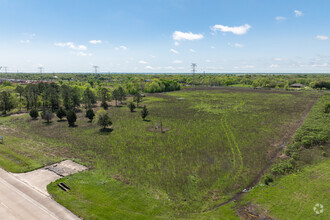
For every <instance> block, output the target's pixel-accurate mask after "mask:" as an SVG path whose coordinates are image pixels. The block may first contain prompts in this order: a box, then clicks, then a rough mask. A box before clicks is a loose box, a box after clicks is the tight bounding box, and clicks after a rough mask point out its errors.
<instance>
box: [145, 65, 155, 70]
mask: <svg viewBox="0 0 330 220" xmlns="http://www.w3.org/2000/svg"><path fill="white" fill-rule="evenodd" d="M145 68H146V69H148V70H153V69H154V68H153V67H152V66H146V67H145Z"/></svg>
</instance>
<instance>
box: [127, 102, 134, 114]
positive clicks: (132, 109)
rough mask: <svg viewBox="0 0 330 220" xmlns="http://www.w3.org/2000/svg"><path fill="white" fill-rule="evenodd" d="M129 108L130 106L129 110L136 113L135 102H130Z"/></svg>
mask: <svg viewBox="0 0 330 220" xmlns="http://www.w3.org/2000/svg"><path fill="white" fill-rule="evenodd" d="M127 106H128V108H129V110H130V111H131V112H134V109H135V105H134V103H133V102H129V103H128V105H127Z"/></svg>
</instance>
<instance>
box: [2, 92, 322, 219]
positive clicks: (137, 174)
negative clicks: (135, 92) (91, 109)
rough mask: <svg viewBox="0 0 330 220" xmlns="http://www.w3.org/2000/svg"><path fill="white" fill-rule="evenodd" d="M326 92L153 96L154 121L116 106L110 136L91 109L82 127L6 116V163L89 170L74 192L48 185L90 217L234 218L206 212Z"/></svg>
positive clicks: (74, 183) (235, 188)
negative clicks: (68, 162) (69, 161)
mask: <svg viewBox="0 0 330 220" xmlns="http://www.w3.org/2000/svg"><path fill="white" fill-rule="evenodd" d="M320 96H321V93H320V92H299V91H294V92H285V91H270V90H269V91H266V90H253V89H249V88H246V89H244V88H220V89H219V88H218V89H210V88H208V89H198V90H194V89H188V90H183V91H178V92H169V93H162V94H153V95H148V96H147V97H146V98H145V99H144V101H143V103H142V105H144V104H145V105H147V107H148V109H149V111H150V116H148V118H147V119H148V121H142V119H141V117H140V108H138V109H137V112H133V113H131V112H129V109H128V108H127V107H126V106H123V107H111V108H110V109H109V110H108V112H109V113H110V115H111V118H112V121H113V126H112V129H113V130H110V131H109V132H101V131H100V129H99V127H97V126H96V125H94V124H91V123H89V122H88V119H86V118H85V117H84V112H82V113H78V120H77V127H75V128H71V127H68V124H67V123H66V122H65V121H64V122H58V121H57V120H56V119H54V120H53V122H52V123H51V124H49V125H47V124H45V123H42V122H41V120H31V119H30V118H29V117H28V116H27V115H26V116H17V117H6V118H3V119H1V123H2V125H1V126H3V127H4V128H6V129H2V131H3V136H5V137H6V140H8V141H5V144H4V146H3V147H2V149H1V151H2V152H0V155H1V156H0V166H2V167H4V168H6V169H7V170H9V171H13V172H21V171H27V170H31V169H35V168H37V167H40V166H43V165H44V164H49V163H52V162H54V161H58V160H61V159H63V158H73V159H76V160H77V161H81V162H82V163H84V164H86V165H88V166H89V167H90V168H91V171H88V172H84V173H80V174H77V175H73V176H70V177H66V178H65V179H64V181H65V182H66V183H67V184H68V185H69V186H71V188H72V190H71V191H70V192H63V191H60V190H59V188H58V187H56V184H51V185H50V186H49V188H48V189H49V191H50V193H51V194H52V195H53V196H54V198H55V199H56V200H57V201H59V202H60V203H62V204H64V205H65V206H67V207H68V208H69V209H71V210H72V211H73V212H74V213H76V214H77V215H79V216H81V217H83V218H86V219H92V218H106V217H112V218H123V219H124V218H138V217H141V218H154V217H160V218H171V217H196V218H197V217H199V218H205V219H209V218H219V216H221V217H223V218H224V219H226V218H234V217H237V216H236V212H235V211H234V209H232V208H231V205H230V204H228V205H227V206H224V207H220V209H218V210H214V211H212V212H208V213H202V212H203V211H204V210H206V209H208V208H211V207H213V206H214V205H216V204H219V203H221V202H223V201H226V199H228V198H230V197H231V196H232V195H234V194H235V193H236V192H239V191H241V190H243V189H244V188H245V187H247V185H249V183H250V182H252V181H254V179H255V177H257V176H258V174H259V173H260V171H261V170H262V169H263V167H265V166H266V164H267V163H268V161H269V160H270V159H271V158H272V156H273V155H274V152H275V151H276V150H277V149H278V148H279V146H280V145H281V144H283V142H285V141H288V140H289V139H290V138H291V136H292V135H293V134H294V133H295V131H296V129H297V128H298V127H299V126H300V125H301V123H302V122H303V120H304V117H305V116H306V115H307V113H308V112H309V111H310V109H311V107H312V106H313V104H314V103H315V102H316V101H317V99H318V98H319V97H320ZM160 123H162V126H163V130H164V132H161V131H160V129H159V125H160ZM15 141H16V142H15ZM12 142H13V143H14V144H13V143H12ZM16 146H17V147H16ZM3 152H4V153H3ZM17 155H20V156H17ZM7 162H9V163H7ZM61 181H63V180H61ZM221 210H222V211H221ZM200 213H202V214H200Z"/></svg>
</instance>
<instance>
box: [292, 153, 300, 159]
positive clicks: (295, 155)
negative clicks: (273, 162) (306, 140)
mask: <svg viewBox="0 0 330 220" xmlns="http://www.w3.org/2000/svg"><path fill="white" fill-rule="evenodd" d="M291 158H293V159H294V160H298V158H299V154H298V153H296V152H295V153H293V154H292V155H291Z"/></svg>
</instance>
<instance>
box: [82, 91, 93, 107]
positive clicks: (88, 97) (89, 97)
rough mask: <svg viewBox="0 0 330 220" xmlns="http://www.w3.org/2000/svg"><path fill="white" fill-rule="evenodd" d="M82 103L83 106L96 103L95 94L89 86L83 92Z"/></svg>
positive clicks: (90, 105)
mask: <svg viewBox="0 0 330 220" xmlns="http://www.w3.org/2000/svg"><path fill="white" fill-rule="evenodd" d="M83 103H84V105H85V108H86V109H88V108H91V107H92V105H93V104H95V103H96V96H95V94H94V92H93V91H92V90H90V89H89V88H87V89H85V91H84V94H83Z"/></svg>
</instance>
